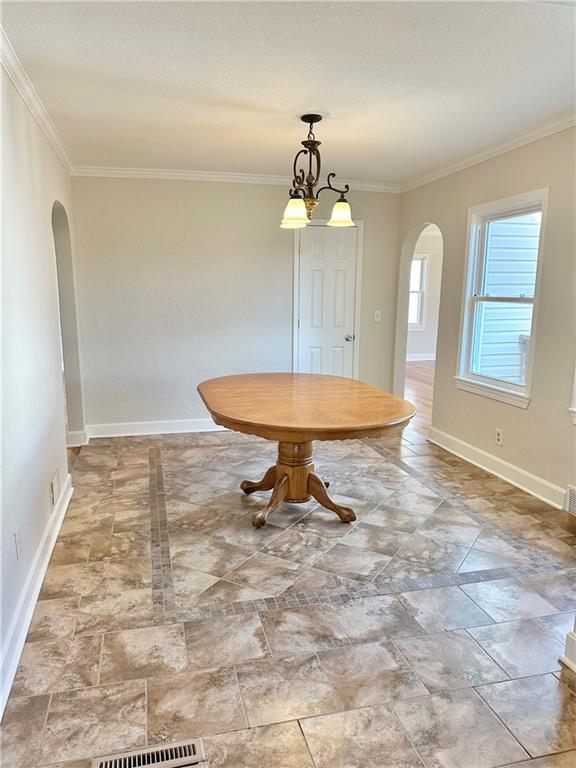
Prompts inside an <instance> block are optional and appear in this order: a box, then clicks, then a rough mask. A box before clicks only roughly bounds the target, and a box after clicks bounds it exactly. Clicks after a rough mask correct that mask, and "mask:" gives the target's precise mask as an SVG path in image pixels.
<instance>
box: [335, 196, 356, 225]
mask: <svg viewBox="0 0 576 768" xmlns="http://www.w3.org/2000/svg"><path fill="white" fill-rule="evenodd" d="M328 226H329V227H355V226H356V224H354V222H353V221H352V211H351V210H350V203H349V202H348V201H347V200H345V199H344V198H341V199H340V200H338V201H337V202H336V203H334V208H332V216H331V218H330V221H329V222H328Z"/></svg>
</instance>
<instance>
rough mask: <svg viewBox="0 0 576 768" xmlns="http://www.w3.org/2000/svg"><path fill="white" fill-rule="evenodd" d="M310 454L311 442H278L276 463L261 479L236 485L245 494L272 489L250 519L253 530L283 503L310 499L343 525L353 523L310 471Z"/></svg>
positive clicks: (347, 510)
mask: <svg viewBox="0 0 576 768" xmlns="http://www.w3.org/2000/svg"><path fill="white" fill-rule="evenodd" d="M312 455H313V446H312V441H311V440H310V441H308V442H306V443H286V442H281V443H278V461H277V462H276V465H275V466H273V467H270V469H269V470H267V472H266V474H265V475H264V477H263V478H262V480H260V482H257V483H253V482H251V481H250V480H244V481H242V482H241V483H240V488H241V489H242V490H243V491H244V493H247V494H248V493H254V492H255V491H269V490H272V495H271V496H270V501H269V502H268V504H267V506H266V507H265V508H264V509H262V510H261V511H260V512H256V513H255V514H254V517H253V518H252V524H253V525H254V526H255V527H256V528H260V527H261V526H263V525H264V524H265V523H266V519H267V518H268V515H269V514H270V513H271V512H274V510H275V509H277V508H278V507H279V506H280V504H282V503H283V502H284V501H288V502H290V503H296V504H299V503H302V502H305V501H309V500H310V499H311V498H314V499H316V501H317V502H318V503H319V504H321V505H322V506H323V507H325V508H326V509H329V510H331V511H332V512H335V513H336V514H337V515H338V517H339V518H340V520H342V522H343V523H351V522H353V521H354V520H356V515H355V514H354V512H353V511H352V510H351V509H350V507H341V506H340V505H339V504H336V502H335V501H332V499H331V498H330V497H329V496H328V494H327V493H326V488H327V487H328V485H329V483H328V482H327V481H324V480H322V479H321V478H320V477H319V476H318V475H317V474H316V473H315V472H314V464H313V463H312Z"/></svg>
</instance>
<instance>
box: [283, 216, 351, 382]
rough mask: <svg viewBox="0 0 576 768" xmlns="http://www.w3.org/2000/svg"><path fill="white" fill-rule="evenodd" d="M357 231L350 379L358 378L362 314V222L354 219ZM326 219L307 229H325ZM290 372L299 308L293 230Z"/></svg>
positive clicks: (296, 245) (295, 358)
mask: <svg viewBox="0 0 576 768" xmlns="http://www.w3.org/2000/svg"><path fill="white" fill-rule="evenodd" d="M354 221H355V223H356V229H357V235H358V236H357V237H356V286H355V290H354V330H353V333H354V336H355V338H354V349H353V355H352V378H354V379H357V378H359V376H360V373H359V371H360V317H361V312H362V301H361V300H362V259H363V255H364V221H363V219H354ZM327 223H328V219H317V220H316V221H311V222H310V224H308V226H309V227H325V226H326V224H327ZM292 296H293V301H292V370H293V371H297V370H298V345H299V340H300V334H299V330H300V329H299V328H298V309H299V307H300V230H299V229H296V230H294V271H293V290H292Z"/></svg>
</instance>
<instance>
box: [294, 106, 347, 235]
mask: <svg viewBox="0 0 576 768" xmlns="http://www.w3.org/2000/svg"><path fill="white" fill-rule="evenodd" d="M301 119H302V121H303V122H304V123H307V124H308V136H307V137H306V139H305V140H304V141H303V142H301V143H302V146H303V149H300V150H299V151H298V152H297V153H296V156H295V157H294V163H293V166H292V170H293V178H292V187H291V188H290V199H289V200H288V204H287V206H286V210H285V211H284V217H283V219H282V223H281V225H280V226H281V227H283V228H284V229H299V228H300V227H305V226H306V225H307V224H308V223H309V222H310V220H311V218H312V213H313V212H314V209H315V208H316V206H317V205H318V196H319V195H320V193H321V192H324V191H325V190H327V189H329V190H331V191H332V192H336V194H337V195H339V198H338V200H337V202H336V203H335V204H334V208H333V210H332V216H331V218H330V221H328V222H327V224H328V225H329V226H333V227H353V226H355V224H354V222H353V221H352V218H351V214H350V204H349V203H348V201H347V200H346V198H345V195H346V193H347V192H348V191H349V190H350V185H349V184H344V186H343V188H339V187H336V186H334V184H333V183H332V180H333V179H334V178H335V177H336V174H335V173H329V174H328V176H327V178H326V184H325V185H324V186H323V187H320V188H319V189H316V188H317V187H318V183H319V181H320V173H321V170H322V158H321V157H320V150H319V147H320V142H319V141H318V140H317V139H316V136H315V135H314V130H313V126H314V124H315V123H318V122H320V120H322V115H316V114H309V115H302V118H301ZM306 156H307V157H308V173H306V171H305V170H304V168H302V167H300V168H298V165H299V161H300V158H303V157H306Z"/></svg>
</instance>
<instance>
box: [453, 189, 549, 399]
mask: <svg viewBox="0 0 576 768" xmlns="http://www.w3.org/2000/svg"><path fill="white" fill-rule="evenodd" d="M547 207H548V188H547V187H546V188H544V189H536V190H534V191H532V192H526V193H524V194H521V195H515V196H514V197H507V198H504V199H502V200H495V201H493V202H491V203H485V204H483V205H477V206H474V207H472V208H469V209H468V233H467V238H466V243H467V248H468V257H467V264H466V272H465V276H464V295H463V299H462V314H461V320H460V342H459V348H458V370H457V373H456V376H455V381H456V386H457V387H458V389H462V390H465V391H466V392H472V393H474V394H477V395H482V396H483V397H489V398H492V399H494V400H500V401H502V402H504V403H508V404H509V405H515V406H517V407H519V408H528V406H529V405H530V403H531V401H532V378H533V369H534V358H535V349H536V338H535V330H536V329H537V328H538V306H539V295H540V280H541V273H542V261H543V253H544V242H545V227H546V219H547ZM535 210H541V211H542V222H541V225H540V240H539V244H538V263H537V266H536V284H535V287H534V297H533V298H520V297H518V298H516V297H509V296H498V297H497V296H493V297H490V298H488V299H487V298H486V297H483V298H482V301H484V302H485V301H503V302H506V303H510V302H511V301H512V302H513V301H517V302H519V303H523V304H526V303H527V302H530V303H532V305H533V311H532V325H531V330H530V342H529V344H528V349H527V354H526V382H525V384H524V385H523V386H522V385H517V384H513V383H511V382H508V381H504V380H502V379H495V378H492V377H488V376H481V375H479V374H477V373H473V372H472V371H471V370H470V367H471V362H472V344H473V325H474V310H475V305H476V299H477V296H476V295H475V293H476V287H477V286H478V285H479V280H480V278H481V276H482V275H483V259H484V256H485V254H484V234H485V224H486V222H487V221H488V220H493V219H495V218H505V217H509V216H511V215H515V214H517V215H521V214H523V213H530V212H533V211H535Z"/></svg>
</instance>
